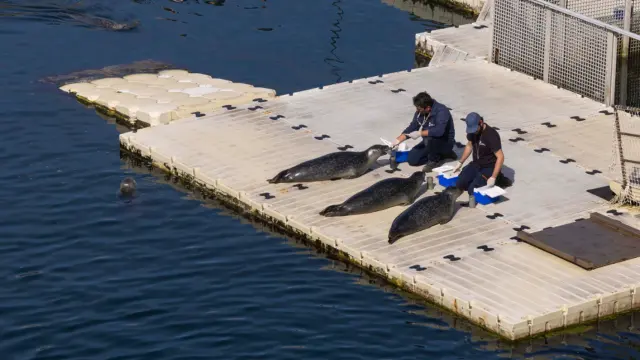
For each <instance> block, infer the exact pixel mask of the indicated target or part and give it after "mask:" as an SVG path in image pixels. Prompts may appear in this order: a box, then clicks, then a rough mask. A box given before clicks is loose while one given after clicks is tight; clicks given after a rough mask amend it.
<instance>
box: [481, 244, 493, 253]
mask: <svg viewBox="0 0 640 360" xmlns="http://www.w3.org/2000/svg"><path fill="white" fill-rule="evenodd" d="M477 249H481V250H482V251H484V252H487V251H493V250H494V248H492V247H489V246H487V245H480V246H478V247H477Z"/></svg>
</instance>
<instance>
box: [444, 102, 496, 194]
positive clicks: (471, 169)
mask: <svg viewBox="0 0 640 360" xmlns="http://www.w3.org/2000/svg"><path fill="white" fill-rule="evenodd" d="M465 121H466V122H467V140H468V141H467V146H465V148H464V152H463V153H462V157H461V158H460V161H458V163H457V165H456V167H455V169H454V170H453V172H454V173H456V172H458V171H460V168H461V167H462V164H463V163H464V161H465V160H467V158H468V157H469V155H470V153H473V160H472V162H471V163H470V164H469V165H467V166H465V167H464V168H463V169H462V172H460V175H459V176H458V181H457V182H456V187H457V188H458V189H460V190H462V191H465V190H466V191H467V192H468V193H469V196H470V197H473V190H474V189H477V188H481V187H483V186H485V185H488V186H489V187H493V186H494V185H495V183H496V179H497V178H498V177H499V176H501V172H500V171H501V169H502V164H503V163H504V154H503V152H502V142H501V141H500V135H499V134H498V132H497V131H496V130H495V129H494V128H492V127H491V126H489V125H487V124H486V123H485V122H484V119H483V118H482V117H481V116H480V115H478V114H477V113H475V112H472V113H469V114H468V115H467V117H466V119H465Z"/></svg>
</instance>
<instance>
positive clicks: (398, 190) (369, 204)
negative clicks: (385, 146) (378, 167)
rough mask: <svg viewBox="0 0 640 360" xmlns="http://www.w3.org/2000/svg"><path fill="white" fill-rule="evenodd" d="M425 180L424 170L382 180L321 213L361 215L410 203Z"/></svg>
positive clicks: (328, 214)
mask: <svg viewBox="0 0 640 360" xmlns="http://www.w3.org/2000/svg"><path fill="white" fill-rule="evenodd" d="M425 180H426V174H425V173H424V172H423V171H416V172H414V173H413V174H412V175H411V176H410V177H408V178H400V177H396V178H390V179H384V180H380V181H378V182H377V183H375V184H373V185H371V186H369V187H368V188H366V189H364V190H362V191H360V192H358V193H356V194H355V195H353V196H351V197H350V198H348V199H347V200H345V201H344V202H343V203H342V204H337V205H329V206H327V207H326V208H325V209H324V210H322V211H321V212H320V215H322V216H327V217H332V216H347V215H360V214H367V213H372V212H376V211H381V210H384V209H388V208H390V207H393V206H396V205H409V204H412V203H413V201H414V200H415V199H416V197H418V193H419V192H420V189H421V187H422V184H423V183H424V181H425Z"/></svg>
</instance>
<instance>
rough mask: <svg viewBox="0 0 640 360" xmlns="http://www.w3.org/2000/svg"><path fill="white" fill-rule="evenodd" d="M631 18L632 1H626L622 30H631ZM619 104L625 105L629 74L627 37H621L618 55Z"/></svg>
mask: <svg viewBox="0 0 640 360" xmlns="http://www.w3.org/2000/svg"><path fill="white" fill-rule="evenodd" d="M631 16H633V0H626V2H625V6H624V23H623V26H624V29H625V30H627V31H630V30H631ZM620 55H621V56H620V104H621V105H625V106H626V105H627V82H628V73H629V70H628V69H629V37H628V36H623V37H622V52H621V54H620Z"/></svg>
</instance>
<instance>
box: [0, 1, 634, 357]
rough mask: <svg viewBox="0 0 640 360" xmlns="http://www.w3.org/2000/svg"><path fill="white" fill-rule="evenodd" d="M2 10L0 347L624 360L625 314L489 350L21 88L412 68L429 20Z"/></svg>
mask: <svg viewBox="0 0 640 360" xmlns="http://www.w3.org/2000/svg"><path fill="white" fill-rule="evenodd" d="M17 4H19V6H18V5H16V3H13V2H8V1H4V0H0V16H1V20H0V44H1V45H0V49H2V52H1V54H2V56H0V79H2V86H0V134H2V135H1V138H0V149H1V151H0V164H2V171H1V172H0V201H1V203H2V206H0V219H1V220H0V224H1V225H0V256H1V259H0V279H1V280H0V359H2V360H26V359H41V360H44V359H65V360H77V359H92V360H93V359H111V360H115V359H119V360H124V359H141V360H142V359H144V360H146V359H149V360H151V359H153V360H158V359H169V360H175V359H185V360H186V359H194V360H195V359H312V360H315V359H497V358H505V357H506V358H531V359H542V358H560V357H562V358H581V359H602V358H611V359H613V358H617V359H631V358H634V357H640V351H638V350H637V349H639V348H640V333H639V332H638V331H637V330H636V329H635V326H637V323H636V322H635V320H634V318H633V317H632V315H627V316H623V317H620V318H619V319H617V320H616V321H608V322H605V323H602V324H600V325H599V326H598V327H593V328H591V329H588V330H587V331H586V332H585V333H582V334H576V335H566V336H562V337H555V338H551V339H548V340H545V339H538V340H534V341H531V342H529V341H526V342H524V343H521V344H517V345H506V344H503V343H501V342H500V341H499V340H497V339H496V338H495V337H493V336H492V335H491V334H487V333H485V332H484V331H482V330H479V329H478V328H476V327H474V326H471V325H469V324H468V323H467V322H466V321H464V320H462V319H458V318H455V317H452V316H451V315H447V314H444V313H442V312H441V311H439V310H438V309H436V308H433V307H430V306H425V305H424V304H421V303H419V302H414V301H413V300H411V297H410V296H409V295H407V294H401V293H398V292H396V291H394V290H392V289H391V288H389V287H386V286H385V285H384V284H381V283H379V281H376V280H374V279H370V278H368V277H367V276H365V275H363V274H361V273H360V272H359V271H358V270H354V269H351V268H349V267H347V266H346V265H344V264H341V263H339V262H334V261H332V260H329V259H326V258H324V257H323V256H322V255H319V254H316V253H315V252H314V251H313V250H310V249H308V248H306V247H304V246H301V245H298V244H296V242H295V241H294V240H290V239H286V238H285V237H282V236H280V235H278V234H272V233H270V232H269V231H268V230H266V229H262V228H260V227H259V226H258V225H255V224H251V223H248V222H247V221H245V220H243V219H242V218H238V217H237V216H235V215H234V214H232V213H230V212H229V211H226V210H224V209H223V208H221V207H218V206H216V205H215V204H206V205H205V204H204V203H203V202H200V201H198V200H197V199H194V198H193V197H191V196H190V195H189V194H188V193H187V192H184V191H182V190H181V189H179V188H177V187H175V186H173V185H172V184H170V183H166V182H165V181H164V179H163V178H162V177H161V176H157V175H154V174H150V173H148V172H146V171H144V169H139V168H130V167H129V166H128V165H127V164H126V163H125V162H124V161H122V160H121V159H120V156H119V150H118V140H117V136H118V131H119V129H118V128H117V127H116V126H114V124H113V123H111V122H109V121H105V120H104V119H102V118H100V117H99V116H98V115H96V114H95V112H94V111H92V110H90V109H87V108H84V107H83V106H81V105H80V104H78V103H77V102H75V100H73V99H72V98H70V97H68V96H65V95H63V94H62V93H61V92H60V91H58V90H56V89H55V88H54V87H52V86H49V85H47V84H42V83H39V82H38V79H41V78H43V77H45V76H50V75H56V74H64V73H69V72H72V71H78V70H83V69H95V68H101V67H104V66H108V65H114V64H122V63H128V62H132V61H136V60H143V59H154V60H158V61H165V62H169V63H173V64H176V65H179V66H184V67H187V68H189V69H190V70H191V71H196V72H202V73H207V74H210V75H212V76H216V77H222V78H227V79H230V80H233V81H239V82H247V83H251V84H254V85H256V86H266V87H270V88H274V89H276V90H277V91H278V92H279V93H286V92H292V91H298V90H302V89H306V88H310V87H314V86H318V85H323V84H329V83H333V82H336V81H345V80H349V79H354V78H360V77H365V76H371V75H374V74H380V73H387V72H393V71H398V70H401V69H407V68H411V67H413V64H414V55H413V46H414V44H413V42H414V34H415V33H417V32H420V31H424V30H425V29H433V28H438V27H443V26H447V24H437V23H434V22H432V21H429V20H427V19H415V18H414V17H412V16H411V15H410V14H408V13H406V12H403V11H400V10H398V9H396V8H393V7H390V6H388V5H385V4H382V3H380V2H378V1H376V0H342V1H334V2H331V1H328V0H325V1H322V0H314V1H312V0H286V1H285V0H282V1H277V0H276V1H274V0H269V1H265V2H263V1H259V0H239V1H226V2H224V3H222V4H221V6H214V5H210V4H206V3H205V2H204V1H200V2H199V3H198V2H197V1H184V2H182V3H175V2H172V1H168V0H167V1H143V0H139V1H124V0H121V1H107V0H104V1H84V2H79V1H64V0H60V1H59V2H58V3H57V5H55V4H54V3H53V2H46V3H45V2H42V1H41V2H38V1H34V0H31V1H28V0H22V1H20V2H18V3H17ZM43 4H44V5H43ZM51 4H54V5H55V6H54V5H51ZM58 5H64V6H67V7H73V8H72V10H73V9H75V7H78V8H79V9H81V10H73V11H80V13H83V14H87V15H95V16H104V17H109V18H111V19H114V20H116V21H129V20H135V19H137V20H139V21H140V24H141V26H140V27H139V28H138V29H136V30H134V31H129V32H113V31H105V30H104V29H102V28H99V27H95V26H91V25H89V26H87V25H84V26H81V25H80V24H79V23H77V22H74V21H71V20H70V19H69V17H68V16H67V15H65V14H68V12H69V11H72V10H69V9H68V8H67V10H64V7H63V8H60V7H59V6H58ZM163 7H170V8H171V9H172V10H174V11H177V14H174V13H172V12H170V11H167V10H165V9H163ZM192 13H198V14H199V15H201V16H199V15H196V14H192ZM161 18H171V19H175V20H177V21H170V20H164V19H161ZM259 28H263V30H258V29H259ZM264 28H271V29H272V30H271V31H264ZM185 34H186V36H182V35H185ZM425 86H426V87H427V88H428V86H436V85H430V84H425ZM399 121H400V120H399ZM398 126H402V123H399V125H398ZM125 176H133V177H135V179H136V180H137V182H138V186H139V190H140V197H138V198H137V199H135V200H134V201H133V202H123V201H121V200H119V199H118V198H117V197H116V191H117V188H118V184H119V182H120V181H121V180H122V178H123V177H125Z"/></svg>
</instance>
